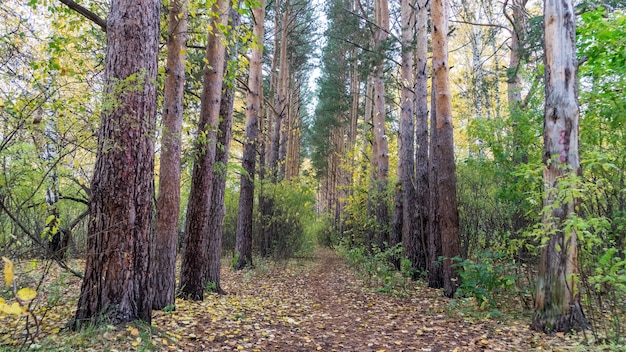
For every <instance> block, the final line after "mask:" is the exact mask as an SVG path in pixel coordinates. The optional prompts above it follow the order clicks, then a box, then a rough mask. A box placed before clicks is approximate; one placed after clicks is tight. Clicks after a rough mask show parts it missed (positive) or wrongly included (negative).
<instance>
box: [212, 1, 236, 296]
mask: <svg viewBox="0 0 626 352" xmlns="http://www.w3.org/2000/svg"><path fill="white" fill-rule="evenodd" d="M240 22H241V16H240V15H239V12H238V11H237V9H234V8H231V9H230V14H229V23H230V25H231V26H232V27H233V28H236V27H237V26H239V24H240ZM228 50H229V52H228V60H226V61H225V62H224V72H227V70H228V64H229V62H232V61H233V60H236V59H237V54H238V52H239V43H238V42H235V43H234V44H232V45H231V46H230V47H229V48H228ZM226 76H228V74H226ZM234 103H235V88H234V86H233V85H223V87H222V98H221V100H220V122H219V127H218V138H217V143H218V146H219V147H218V148H217V150H216V151H215V162H216V165H217V167H216V168H215V176H214V177H215V180H214V181H213V191H212V193H211V198H212V200H211V209H210V213H209V245H208V248H207V250H208V261H207V266H206V268H205V270H206V271H205V273H204V283H205V286H207V284H210V283H212V285H209V286H212V287H213V291H214V292H216V293H219V294H225V293H226V292H224V290H222V285H221V275H220V271H221V259H222V237H223V232H224V231H223V225H224V215H226V206H225V204H224V196H225V193H226V176H227V169H228V159H229V152H230V140H231V139H232V136H233V133H232V126H233V107H234Z"/></svg>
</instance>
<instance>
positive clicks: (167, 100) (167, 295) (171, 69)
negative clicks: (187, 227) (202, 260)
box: [152, 0, 187, 309]
mask: <svg viewBox="0 0 626 352" xmlns="http://www.w3.org/2000/svg"><path fill="white" fill-rule="evenodd" d="M168 26H169V28H168V31H169V41H168V43H167V64H166V65H167V70H166V73H167V76H166V77H165V94H164V98H163V132H162V137H161V164H160V168H159V170H160V175H159V194H158V198H157V201H156V220H155V224H154V238H153V260H152V273H153V275H152V288H153V289H154V298H153V301H152V308H153V309H163V308H164V307H166V306H168V305H172V304H174V298H175V297H174V295H175V291H176V245H177V243H178V219H179V214H180V153H181V142H180V132H181V128H182V123H183V102H184V101H183V100H184V99H183V98H184V86H185V66H184V61H185V53H184V50H185V47H186V45H185V39H186V35H187V1H186V0H173V1H172V3H171V5H170V13H169V20H168Z"/></svg>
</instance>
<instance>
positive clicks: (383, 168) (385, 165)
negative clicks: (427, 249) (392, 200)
mask: <svg viewBox="0 0 626 352" xmlns="http://www.w3.org/2000/svg"><path fill="white" fill-rule="evenodd" d="M375 14H376V15H375V17H376V25H377V29H376V31H375V34H374V48H375V50H377V51H378V54H379V55H381V56H382V58H381V59H380V60H379V61H378V62H377V63H376V67H375V68H374V138H375V139H376V146H377V154H376V156H375V157H374V158H375V159H376V161H377V165H376V170H377V172H376V192H375V201H374V204H375V209H376V220H377V226H378V228H377V229H376V245H377V246H378V247H379V248H383V247H384V244H385V242H389V209H388V207H387V187H388V185H387V182H388V180H387V175H388V173H389V147H388V143H387V135H386V127H385V117H386V105H385V82H384V77H383V75H384V68H385V59H384V52H383V51H384V42H385V41H386V40H387V37H388V36H389V3H388V1H387V0H376V8H375ZM372 156H374V155H373V154H372Z"/></svg>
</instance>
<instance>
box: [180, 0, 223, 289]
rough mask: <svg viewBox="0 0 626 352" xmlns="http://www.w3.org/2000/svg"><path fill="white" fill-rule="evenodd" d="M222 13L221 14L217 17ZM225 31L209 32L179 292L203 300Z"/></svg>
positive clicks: (216, 22) (218, 22)
mask: <svg viewBox="0 0 626 352" xmlns="http://www.w3.org/2000/svg"><path fill="white" fill-rule="evenodd" d="M228 9H229V2H228V1H224V0H220V1H217V2H216V3H215V4H214V5H213V6H212V8H211V12H212V13H213V14H214V16H216V17H214V18H213V19H212V21H213V28H219V27H220V26H222V25H225V23H226V20H227V19H228V12H229V11H228ZM218 16H219V17H218ZM222 39H223V38H222V34H221V33H220V32H219V31H217V30H215V31H211V32H210V33H209V35H208V40H207V50H206V59H207V63H208V64H207V66H206V67H205V69H204V78H203V80H204V81H203V85H202V96H201V99H200V121H199V122H198V137H197V140H196V143H195V146H194V148H195V152H196V160H195V162H194V166H193V174H192V179H191V189H190V191H189V203H188V205H187V223H186V224H185V240H184V243H183V255H182V261H181V272H180V294H181V296H182V297H183V298H185V299H191V300H202V299H203V296H204V295H203V292H204V281H205V280H204V277H203V276H204V273H205V267H206V265H207V261H208V253H207V247H208V225H209V214H210V207H211V199H212V193H213V192H212V189H213V181H214V172H213V168H214V166H215V152H216V148H217V145H216V141H217V128H218V123H219V112H220V100H221V96H222V83H223V79H224V60H225V57H224V56H225V50H224V45H223V41H222Z"/></svg>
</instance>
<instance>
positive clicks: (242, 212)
mask: <svg viewBox="0 0 626 352" xmlns="http://www.w3.org/2000/svg"><path fill="white" fill-rule="evenodd" d="M252 13H253V18H254V27H253V29H252V34H253V35H254V37H255V38H256V40H257V41H258V43H259V45H256V46H255V47H254V48H253V49H252V53H251V54H250V74H249V76H248V94H247V95H246V139H245V141H244V145H243V157H242V160H241V166H242V167H243V169H244V170H245V173H243V174H242V175H241V187H240V191H239V214H238V215H237V235H236V236H237V239H236V244H235V251H236V253H237V261H236V263H235V269H243V268H244V267H246V266H249V265H252V211H253V208H254V173H255V164H256V145H257V137H258V135H259V116H260V114H261V91H262V90H261V89H262V84H263V71H262V65H261V63H262V59H263V47H262V44H263V34H264V32H265V23H264V22H265V0H261V1H259V7H255V8H254V9H253V10H252Z"/></svg>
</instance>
